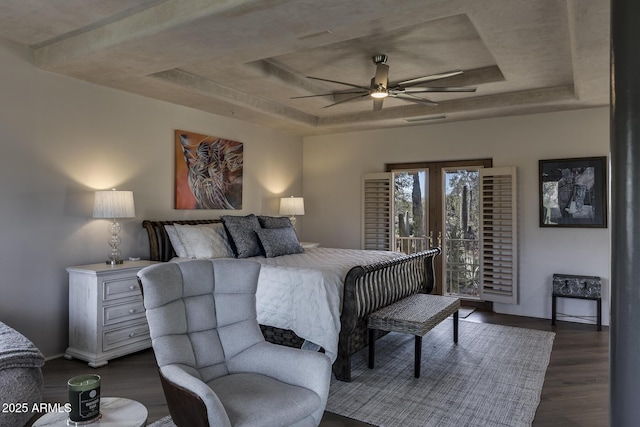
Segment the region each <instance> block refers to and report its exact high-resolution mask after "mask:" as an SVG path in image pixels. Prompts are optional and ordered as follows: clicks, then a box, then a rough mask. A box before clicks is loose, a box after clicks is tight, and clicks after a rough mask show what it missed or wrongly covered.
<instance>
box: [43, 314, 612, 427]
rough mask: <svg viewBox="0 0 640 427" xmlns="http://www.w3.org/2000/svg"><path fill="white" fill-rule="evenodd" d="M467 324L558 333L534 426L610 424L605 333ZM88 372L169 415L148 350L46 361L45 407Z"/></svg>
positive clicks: (334, 418)
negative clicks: (101, 362) (96, 361)
mask: <svg viewBox="0 0 640 427" xmlns="http://www.w3.org/2000/svg"><path fill="white" fill-rule="evenodd" d="M465 320H466V321H473V322H485V323H495V324H500V325H508V326H517V327H522V328H531V329H540V330H546V331H554V332H556V338H555V340H554V344H553V351H552V353H551V360H550V362H549V367H548V369H547V375H546V377H545V382H544V387H543V389H542V396H541V401H540V405H539V406H538V410H537V412H536V417H535V420H534V422H533V425H534V426H536V427H546V426H554V427H555V426H562V427H570V426H585V427H590V426H593V427H602V426H607V425H608V424H609V421H608V412H609V328H607V327H603V330H602V332H598V331H596V327H595V325H586V324H578V323H572V322H562V321H559V322H557V326H555V327H553V326H551V321H550V320H546V319H534V318H529V317H519V316H508V315H501V314H495V313H488V312H481V311H476V312H474V313H472V314H471V315H470V316H469V317H467V318H466V319H465ZM425 339H427V337H425ZM92 372H95V373H98V374H100V375H101V377H102V384H101V395H102V396H105V397H107V396H121V397H128V398H130V399H135V400H137V401H139V402H141V403H142V404H144V405H145V406H146V407H147V408H148V410H149V423H152V422H153V421H156V420H158V419H160V418H162V417H163V416H165V415H168V411H167V407H166V402H165V399H164V395H163V393H162V387H161V386H160V380H159V379H158V374H157V367H156V364H155V359H154V357H153V352H152V351H151V350H145V351H142V352H139V353H136V354H132V355H129V356H126V357H122V358H119V359H115V360H113V361H111V362H109V364H108V365H107V366H105V367H102V368H99V369H97V370H94V369H92V368H89V367H88V366H87V364H86V363H85V362H82V361H79V360H66V359H63V358H60V359H55V360H51V361H48V362H47V363H46V364H45V366H44V368H43V373H44V381H45V390H44V400H45V402H49V403H64V402H66V401H67V388H66V381H67V379H69V378H71V377H72V376H74V375H78V374H83V373H92ZM367 425H368V424H364V423H361V422H357V421H353V420H350V419H347V418H344V417H340V416H338V415H334V414H329V413H326V414H325V417H324V418H323V421H322V423H321V426H323V427H347V426H348V427H362V426H367Z"/></svg>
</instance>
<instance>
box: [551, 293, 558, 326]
mask: <svg viewBox="0 0 640 427" xmlns="http://www.w3.org/2000/svg"><path fill="white" fill-rule="evenodd" d="M557 304H558V301H557V299H556V296H555V295H551V326H555V325H556V307H557Z"/></svg>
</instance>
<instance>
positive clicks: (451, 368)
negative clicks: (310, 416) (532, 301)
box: [327, 320, 555, 427]
mask: <svg viewBox="0 0 640 427" xmlns="http://www.w3.org/2000/svg"><path fill="white" fill-rule="evenodd" d="M459 325H460V329H459V341H458V344H457V345H455V344H453V339H452V322H451V321H450V320H447V321H444V322H442V323H441V324H440V325H438V326H437V327H436V328H434V329H433V330H431V331H430V332H429V333H427V335H425V336H424V338H423V344H422V372H421V376H420V378H414V376H413V354H414V337H413V336H412V335H405V334H397V333H390V334H388V335H386V336H385V337H383V338H381V339H380V340H379V341H378V342H377V345H376V366H375V369H373V370H371V369H369V368H368V367H367V349H366V348H365V349H363V350H361V351H360V352H358V353H357V354H355V355H354V356H353V359H352V382H350V383H346V382H341V381H337V380H335V379H334V380H332V382H331V389H330V391H329V402H328V404H327V411H329V412H333V413H336V414H339V415H342V416H345V417H349V418H353V419H356V420H359V421H363V422H367V423H370V424H374V425H378V426H385V427H391V426H403V427H410V426H421V427H424V426H434V427H435V426H437V427H446V426H509V427H519V426H530V425H531V423H532V421H533V418H534V416H535V412H536V408H537V407H538V404H539V403H540V393H541V391H542V385H543V383H544V377H545V373H546V370H547V366H548V364H549V357H550V354H551V348H552V346H553V339H554V337H555V334H554V333H552V332H545V331H537V330H531V329H524V328H514V327H508V326H500V325H491V324H486V323H473V322H468V321H461V322H460V323H459Z"/></svg>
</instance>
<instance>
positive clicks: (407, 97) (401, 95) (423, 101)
mask: <svg viewBox="0 0 640 427" xmlns="http://www.w3.org/2000/svg"><path fill="white" fill-rule="evenodd" d="M389 96H393V97H394V98H398V99H402V100H404V101H411V102H417V103H419V104H426V105H430V106H432V107H435V106H437V105H438V103H437V102H433V101H431V100H429V99H426V98H420V97H419V96H415V95H411V94H408V93H399V94H397V95H389Z"/></svg>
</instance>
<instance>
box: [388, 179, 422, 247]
mask: <svg viewBox="0 0 640 427" xmlns="http://www.w3.org/2000/svg"><path fill="white" fill-rule="evenodd" d="M427 176H428V170H426V169H421V170H409V171H397V172H393V184H394V188H393V217H394V221H393V228H394V232H393V236H394V241H393V248H394V250H395V251H398V252H404V253H406V254H411V253H415V252H420V251H423V250H426V249H427V248H428V242H427V238H426V236H427V231H426V224H427V223H428V221H427V212H428V209H427V208H428V207H427V197H426V191H427V185H428V183H427Z"/></svg>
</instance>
